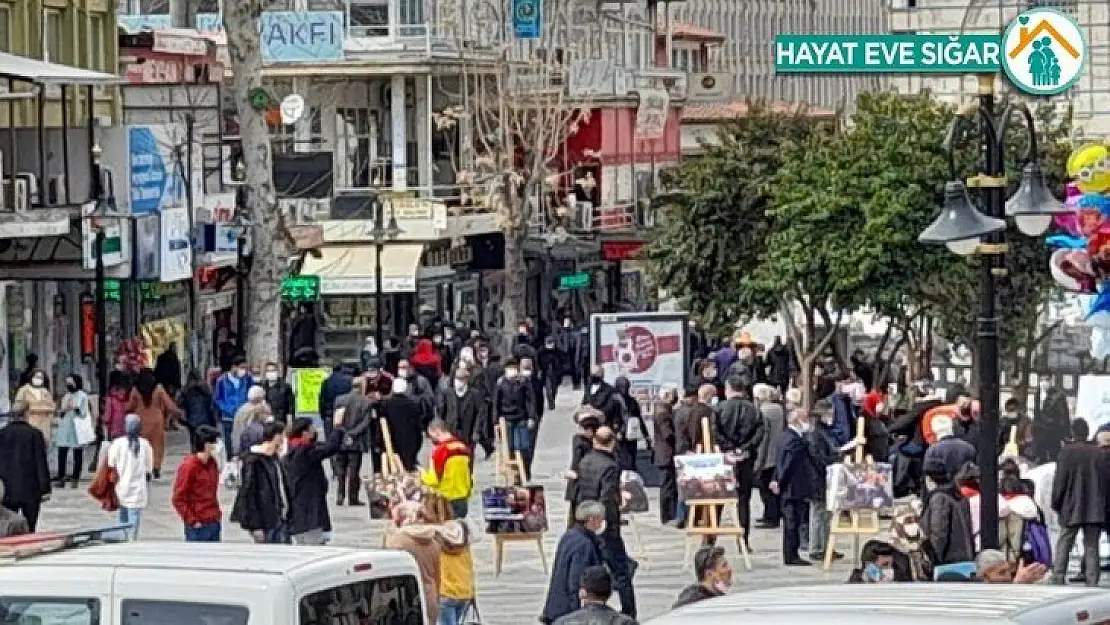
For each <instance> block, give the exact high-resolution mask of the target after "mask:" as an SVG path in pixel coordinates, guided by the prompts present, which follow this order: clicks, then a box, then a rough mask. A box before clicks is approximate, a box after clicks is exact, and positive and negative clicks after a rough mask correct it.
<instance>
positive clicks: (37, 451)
mask: <svg viewBox="0 0 1110 625" xmlns="http://www.w3.org/2000/svg"><path fill="white" fill-rule="evenodd" d="M26 415H27V412H26V406H25V405H24V404H22V403H20V402H15V403H14V404H12V421H11V422H10V423H8V425H6V426H5V427H3V428H0V482H3V483H4V485H5V487H6V489H5V491H6V492H5V495H4V498H3V499H0V505H3V506H4V507H5V508H7V509H9V510H12V511H15V512H18V513H19V514H21V515H23V518H24V519H26V520H27V526H28V527H29V528H30V529H31V531H32V532H34V531H35V528H36V527H37V525H38V520H39V511H40V510H41V509H42V504H43V502H44V501H47V500H48V499H50V492H51V488H50V467H49V466H48V461H47V459H46V438H45V437H44V436H43V434H42V431H41V430H39V429H38V428H36V427H35V426H33V425H31V424H30V423H28V422H27V416H26Z"/></svg>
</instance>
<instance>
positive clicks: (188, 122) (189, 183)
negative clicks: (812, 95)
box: [178, 114, 203, 384]
mask: <svg viewBox="0 0 1110 625" xmlns="http://www.w3.org/2000/svg"><path fill="white" fill-rule="evenodd" d="M194 133H196V120H195V119H194V118H193V116H192V114H186V115H185V163H184V164H182V163H179V164H178V166H179V167H181V171H182V176H181V180H182V182H183V183H184V184H185V211H186V212H187V213H188V215H187V217H186V219H188V224H189V241H190V245H192V244H193V242H195V241H196V240H197V239H198V238H199V237H197V232H196V215H195V212H196V208H195V206H194V202H196V198H195V197H193V182H194V181H193V158H194V156H195V155H194V154H193V141H194V140H195V137H194ZM202 180H203V172H202ZM192 254H196V250H195V249H194V250H193V252H192ZM191 256H192V255H190V257H191ZM193 267H195V262H193V261H192V260H191V261H190V264H189V268H190V273H192V269H193ZM190 278H191V279H190V280H189V326H190V327H189V333H188V336H189V344H188V346H187V348H186V349H188V350H189V355H188V359H189V360H188V362H189V369H190V370H193V371H197V372H199V371H200V337H199V335H198V333H199V332H200V328H201V326H202V325H203V324H202V323H201V319H200V318H198V316H197V281H196V276H195V275H193V276H191V277H190ZM178 383H179V384H180V383H181V381H180V380H178Z"/></svg>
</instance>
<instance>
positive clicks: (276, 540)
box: [262, 523, 291, 545]
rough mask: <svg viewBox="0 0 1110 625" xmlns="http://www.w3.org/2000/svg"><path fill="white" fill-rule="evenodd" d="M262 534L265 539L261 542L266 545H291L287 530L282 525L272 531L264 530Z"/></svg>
mask: <svg viewBox="0 0 1110 625" xmlns="http://www.w3.org/2000/svg"><path fill="white" fill-rule="evenodd" d="M264 533H265V534H266V538H265V539H264V540H263V541H262V542H264V543H266V544H268V545H288V544H290V543H291V541H290V538H289V530H288V528H287V527H285V524H284V523H282V524H281V525H279V526H277V527H275V528H273V529H269V530H265V531H264Z"/></svg>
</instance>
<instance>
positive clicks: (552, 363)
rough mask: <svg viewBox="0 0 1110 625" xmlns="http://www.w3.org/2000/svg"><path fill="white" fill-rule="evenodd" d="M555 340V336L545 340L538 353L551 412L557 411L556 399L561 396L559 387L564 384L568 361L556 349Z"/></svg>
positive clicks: (537, 359) (545, 396)
mask: <svg viewBox="0 0 1110 625" xmlns="http://www.w3.org/2000/svg"><path fill="white" fill-rule="evenodd" d="M555 339H556V336H555V335H550V336H548V337H547V338H545V339H544V340H543V347H542V348H540V350H539V351H538V352H537V353H536V366H537V367H539V372H540V379H541V380H542V382H543V391H544V398H545V399H547V409H548V410H549V411H550V410H555V397H556V396H558V394H559V385H560V384H562V383H563V363H564V361H565V360H566V355H565V354H564V353H563V352H561V351H559V348H558V347H556V340H555Z"/></svg>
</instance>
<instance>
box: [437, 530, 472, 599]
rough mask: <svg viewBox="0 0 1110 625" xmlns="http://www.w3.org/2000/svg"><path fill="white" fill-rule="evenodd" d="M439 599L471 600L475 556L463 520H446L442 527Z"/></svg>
mask: <svg viewBox="0 0 1110 625" xmlns="http://www.w3.org/2000/svg"><path fill="white" fill-rule="evenodd" d="M439 541H440V548H441V549H442V551H441V552H440V554H439V596H440V597H444V598H446V599H453V600H455V601H472V600H473V599H474V596H475V592H474V557H473V555H472V554H471V553H470V532H469V530H468V529H467V525H466V523H465V522H462V521H447V522H446V523H444V524H443V525H442V526H441V527H440V531H439Z"/></svg>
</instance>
